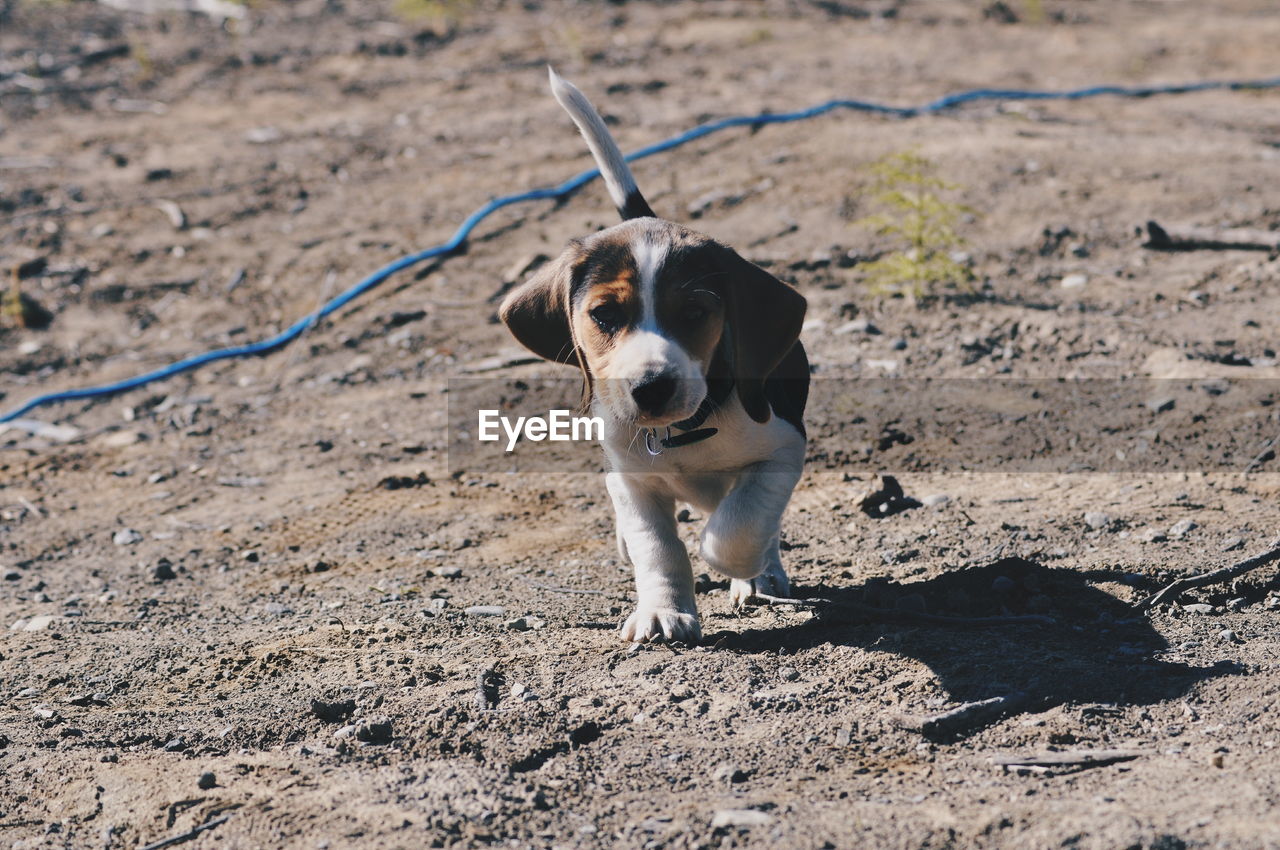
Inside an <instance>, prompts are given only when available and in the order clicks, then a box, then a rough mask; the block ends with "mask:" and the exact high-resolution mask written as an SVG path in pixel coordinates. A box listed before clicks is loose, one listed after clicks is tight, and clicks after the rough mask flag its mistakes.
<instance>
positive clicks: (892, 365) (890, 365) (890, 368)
mask: <svg viewBox="0 0 1280 850" xmlns="http://www.w3.org/2000/svg"><path fill="white" fill-rule="evenodd" d="M864 362H865V363H866V365H867V368H868V369H882V370H884V371H885V372H888V373H890V374H892V373H894V372H897V371H898V361H897V360H873V359H870V358H868V359H867V360H866V361H864Z"/></svg>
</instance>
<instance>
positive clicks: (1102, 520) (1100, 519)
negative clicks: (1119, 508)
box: [1084, 511, 1111, 531]
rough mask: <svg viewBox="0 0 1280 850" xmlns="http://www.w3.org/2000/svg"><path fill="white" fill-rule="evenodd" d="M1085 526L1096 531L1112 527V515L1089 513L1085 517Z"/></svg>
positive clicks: (1096, 512)
mask: <svg viewBox="0 0 1280 850" xmlns="http://www.w3.org/2000/svg"><path fill="white" fill-rule="evenodd" d="M1084 524H1085V525H1087V526H1089V527H1090V528H1092V529H1094V530H1095V531H1096V530H1098V529H1101V528H1106V527H1107V526H1109V525H1111V515H1110V514H1107V513H1103V512H1102V511H1089V512H1087V513H1086V514H1085V515H1084Z"/></svg>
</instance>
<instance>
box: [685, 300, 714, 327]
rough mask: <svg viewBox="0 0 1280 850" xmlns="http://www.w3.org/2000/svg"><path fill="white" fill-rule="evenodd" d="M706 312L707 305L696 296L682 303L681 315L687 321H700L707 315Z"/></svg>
mask: <svg viewBox="0 0 1280 850" xmlns="http://www.w3.org/2000/svg"><path fill="white" fill-rule="evenodd" d="M708 312H709V311H708V310H707V305H705V304H703V303H702V302H701V301H699V300H697V299H696V298H690V299H689V300H688V301H686V302H685V303H684V310H683V311H682V315H683V316H684V318H685V321H687V322H701V321H702V320H703V319H705V318H706V317H707V313H708Z"/></svg>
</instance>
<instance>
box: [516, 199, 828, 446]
mask: <svg viewBox="0 0 1280 850" xmlns="http://www.w3.org/2000/svg"><path fill="white" fill-rule="evenodd" d="M804 311H805V300H804V298H803V297H802V296H801V295H800V294H799V293H797V292H796V291H795V290H794V289H792V288H791V287H789V286H787V285H786V284H784V283H782V282H781V281H779V280H777V279H776V278H774V277H773V276H772V275H770V274H768V273H767V272H765V271H764V270H763V269H761V268H759V267H757V266H754V265H752V264H751V263H748V262H747V261H746V260H744V259H742V258H741V257H739V256H738V255H737V254H736V253H735V252H734V251H733V250H732V249H730V248H727V247H725V246H724V245H721V244H719V243H718V242H715V241H713V240H711V239H708V238H707V237H705V236H702V235H700V234H698V233H695V232H693V231H691V230H689V229H687V228H684V227H681V226H680V225H677V224H673V223H671V222H668V221H662V220H660V219H656V218H640V219H633V220H631V221H628V222H624V223H623V224H620V225H617V226H615V227H612V228H609V229H608V230H603V231H601V232H599V233H596V234H593V235H591V236H589V237H587V238H586V239H582V240H574V241H573V242H571V243H570V244H569V246H568V247H567V248H566V249H565V250H564V253H562V254H561V255H560V256H559V257H558V258H556V259H555V260H553V261H551V262H550V263H548V264H547V265H545V266H543V267H542V268H541V269H539V270H538V272H537V273H536V274H535V275H534V276H533V277H532V278H530V279H529V280H528V281H526V282H525V283H524V284H522V285H521V286H519V287H518V288H517V289H515V290H514V291H512V292H511V294H510V295H508V296H507V298H506V300H505V301H504V302H503V303H502V307H501V309H500V311H499V315H500V316H501V317H502V320H503V321H504V322H505V323H506V325H507V327H508V328H510V329H511V333H512V334H513V335H514V336H515V337H516V339H518V340H519V341H520V342H521V343H522V344H524V345H525V346H526V347H527V348H529V349H530V350H531V351H533V352H534V353H536V354H538V355H540V356H542V357H545V358H546V359H548V360H553V361H556V362H559V363H566V364H571V365H576V366H578V367H579V368H581V369H582V371H583V374H584V375H585V377H586V381H587V387H588V392H592V391H594V392H595V393H596V394H597V395H598V396H599V398H600V400H601V401H602V402H604V404H605V406H606V408H607V409H608V411H609V413H610V415H611V416H612V418H613V419H615V420H616V421H618V422H622V423H626V424H631V425H634V426H636V427H642V428H659V427H663V426H666V425H671V424H673V423H676V422H680V421H682V420H684V419H688V418H689V417H691V416H693V414H694V413H695V412H696V411H697V410H698V407H699V405H700V404H702V401H703V399H704V398H705V397H706V394H707V381H708V379H712V378H732V379H733V380H734V385H735V387H736V388H737V392H738V396H739V398H740V399H741V401H742V405H743V407H744V408H745V409H746V411H747V413H748V414H749V415H750V416H751V418H752V419H755V420H756V421H757V422H765V421H767V420H768V419H769V415H770V411H769V404H768V401H767V400H766V399H765V396H764V380H765V378H767V377H768V376H769V374H770V373H771V372H772V371H773V370H774V368H776V367H777V365H778V363H779V362H780V361H781V360H782V358H783V356H784V355H785V354H786V353H787V352H788V351H790V350H791V347H792V346H793V345H795V343H796V340H797V339H798V338H799V335H800V325H801V323H802V321H803V319H804Z"/></svg>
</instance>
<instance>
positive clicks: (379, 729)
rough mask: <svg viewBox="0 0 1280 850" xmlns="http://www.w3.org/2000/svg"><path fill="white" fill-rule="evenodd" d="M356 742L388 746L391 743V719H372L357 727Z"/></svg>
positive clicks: (384, 717)
mask: <svg viewBox="0 0 1280 850" xmlns="http://www.w3.org/2000/svg"><path fill="white" fill-rule="evenodd" d="M356 740H358V741H364V742H365V743H366V744H387V743H390V742H391V718H390V717H386V716H382V717H371V718H369V719H368V720H365V721H363V722H362V723H360V724H358V725H357V726H356Z"/></svg>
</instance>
